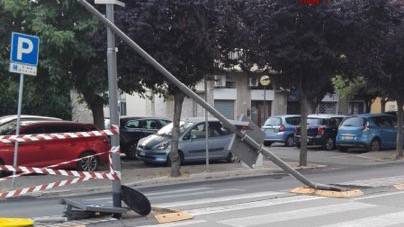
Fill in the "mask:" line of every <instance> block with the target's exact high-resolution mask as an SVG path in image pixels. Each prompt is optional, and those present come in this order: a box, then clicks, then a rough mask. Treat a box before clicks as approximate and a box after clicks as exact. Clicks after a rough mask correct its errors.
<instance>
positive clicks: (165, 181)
mask: <svg viewBox="0 0 404 227" xmlns="http://www.w3.org/2000/svg"><path fill="white" fill-rule="evenodd" d="M325 167H327V165H311V166H308V167H296V168H295V169H296V170H306V169H307V170H309V169H310V170H312V169H320V168H325ZM285 174H287V173H285V172H284V171H282V170H281V169H272V168H257V169H239V170H233V171H220V172H204V173H196V174H183V176H181V177H177V178H172V177H169V176H162V177H156V178H151V179H145V180H138V181H133V182H127V183H125V185H126V186H129V187H137V188H147V187H157V186H169V185H177V184H189V183H200V182H212V181H219V180H232V179H242V178H250V177H262V176H277V175H285ZM108 192H111V186H101V187H100V186H98V187H97V188H96V189H95V188H90V187H88V188H82V189H78V190H71V189H68V190H58V191H49V192H46V191H45V192H40V193H35V194H31V195H30V196H24V197H22V198H35V197H41V198H55V197H58V196H60V195H63V196H65V197H73V196H85V195H90V194H99V193H108Z"/></svg>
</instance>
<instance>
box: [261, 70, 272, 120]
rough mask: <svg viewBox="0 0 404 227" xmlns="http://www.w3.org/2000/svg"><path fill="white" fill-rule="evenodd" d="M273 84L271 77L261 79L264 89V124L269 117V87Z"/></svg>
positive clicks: (265, 76)
mask: <svg viewBox="0 0 404 227" xmlns="http://www.w3.org/2000/svg"><path fill="white" fill-rule="evenodd" d="M270 83H271V79H270V78H269V76H267V75H264V76H262V77H261V78H260V84H261V85H262V86H263V87H264V122H265V121H266V120H267V117H268V104H267V87H268V85H269V84H270Z"/></svg>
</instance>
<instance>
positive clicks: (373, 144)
mask: <svg viewBox="0 0 404 227" xmlns="http://www.w3.org/2000/svg"><path fill="white" fill-rule="evenodd" d="M368 150H369V151H380V140H378V139H373V140H372V142H371V143H370V146H369V148H368Z"/></svg>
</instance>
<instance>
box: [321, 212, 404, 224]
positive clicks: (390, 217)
mask: <svg viewBox="0 0 404 227" xmlns="http://www.w3.org/2000/svg"><path fill="white" fill-rule="evenodd" d="M402 223H404V211H401V212H397V213H389V214H383V215H378V216H373V217H366V218H360V219H356V220H351V221H346V222H340V223H336V224H332V225H324V226H323V227H362V226H372V227H384V226H391V225H397V224H402ZM401 226H402V225H401Z"/></svg>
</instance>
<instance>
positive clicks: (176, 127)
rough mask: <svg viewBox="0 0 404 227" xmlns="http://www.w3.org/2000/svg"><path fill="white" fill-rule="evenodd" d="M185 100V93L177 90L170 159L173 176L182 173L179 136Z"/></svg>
mask: <svg viewBox="0 0 404 227" xmlns="http://www.w3.org/2000/svg"><path fill="white" fill-rule="evenodd" d="M183 102H184V94H182V93H181V92H177V93H175V94H174V119H173V129H172V130H173V131H172V138H171V151H170V155H169V158H170V161H171V176H172V177H179V176H180V175H181V172H180V168H181V157H180V155H179V152H178V137H179V134H180V119H181V112H182V103H183Z"/></svg>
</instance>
